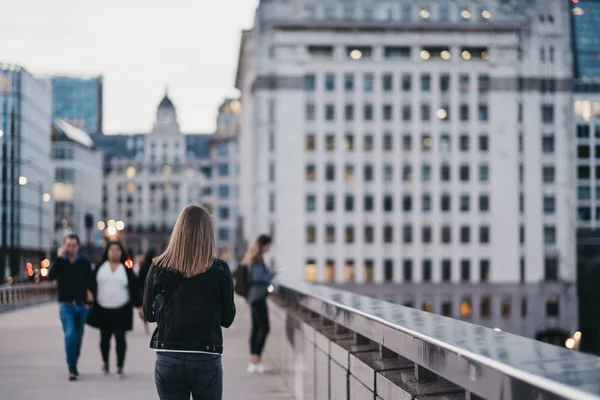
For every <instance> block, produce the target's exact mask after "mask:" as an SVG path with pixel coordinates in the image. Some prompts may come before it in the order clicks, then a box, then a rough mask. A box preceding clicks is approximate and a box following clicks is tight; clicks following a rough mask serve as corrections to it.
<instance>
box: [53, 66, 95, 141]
mask: <svg viewBox="0 0 600 400" xmlns="http://www.w3.org/2000/svg"><path fill="white" fill-rule="evenodd" d="M51 79H52V93H53V100H54V118H60V119H63V120H65V121H66V122H68V123H69V124H71V125H73V126H75V127H77V128H80V129H83V130H85V131H86V132H88V133H99V132H102V113H103V83H102V82H103V78H102V76H94V77H73V76H53V77H52V78H51Z"/></svg>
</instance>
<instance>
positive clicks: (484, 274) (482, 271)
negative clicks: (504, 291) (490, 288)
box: [479, 260, 490, 283]
mask: <svg viewBox="0 0 600 400" xmlns="http://www.w3.org/2000/svg"><path fill="white" fill-rule="evenodd" d="M489 280H490V261H489V260H481V261H480V262H479V281H480V282H482V283H485V282H489Z"/></svg>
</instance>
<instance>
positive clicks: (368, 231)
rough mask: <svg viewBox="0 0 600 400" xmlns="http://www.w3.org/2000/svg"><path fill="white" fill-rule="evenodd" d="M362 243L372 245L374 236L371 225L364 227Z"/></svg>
mask: <svg viewBox="0 0 600 400" xmlns="http://www.w3.org/2000/svg"><path fill="white" fill-rule="evenodd" d="M363 234H364V242H365V243H367V244H370V243H373V241H374V240H375V237H374V236H375V235H374V232H373V225H365V228H364V231H363Z"/></svg>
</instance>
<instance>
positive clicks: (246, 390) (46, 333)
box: [0, 300, 291, 400]
mask: <svg viewBox="0 0 600 400" xmlns="http://www.w3.org/2000/svg"><path fill="white" fill-rule="evenodd" d="M237 303H238V316H237V318H236V321H235V322H234V324H233V326H232V327H231V328H230V329H227V330H224V335H225V338H224V340H225V354H224V356H223V364H224V370H225V393H224V396H223V398H224V399H225V400H230V399H231V400H237V399H244V400H255V399H257V400H275V399H277V400H287V399H291V397H290V396H289V395H288V394H287V391H286V390H285V388H284V386H283V383H282V381H281V380H280V379H279V377H278V376H277V375H276V374H273V375H263V376H258V375H249V374H247V373H246V372H245V369H246V365H247V362H248V356H247V353H248V349H247V348H248V345H247V342H248V339H247V335H248V327H249V315H248V308H247V306H246V304H243V303H242V302H241V301H239V300H238V301H237ZM148 341H149V335H147V334H145V333H144V330H143V327H142V326H141V323H140V321H139V320H138V319H137V318H136V326H135V329H134V331H133V332H130V333H129V335H128V346H129V349H128V353H127V361H126V368H125V373H126V377H125V379H123V380H119V379H118V378H116V377H115V376H114V375H111V376H104V375H103V374H102V373H101V372H100V366H101V358H100V350H99V348H98V343H99V333H98V331H97V330H96V329H93V328H89V327H86V331H85V336H84V343H83V348H82V356H81V359H80V361H79V372H80V374H81V376H80V378H79V381H77V382H69V381H67V379H66V376H67V375H66V373H67V370H66V366H65V355H64V344H63V343H64V342H63V335H62V329H61V325H60V321H59V318H58V305H57V304H55V303H53V304H46V305H42V306H36V307H32V308H28V309H24V310H19V311H13V312H7V313H2V314H0V400H34V399H35V400H37V399H43V400H71V399H72V400H101V399H107V400H124V399H135V400H142V399H143V400H145V399H157V398H158V396H157V395H156V390H155V387H154V353H153V352H152V350H150V349H149V348H148ZM267 347H268V345H267ZM268 351H269V349H268V348H267V354H266V357H265V358H266V363H269V355H268ZM111 357H112V360H113V361H112V364H114V359H115V355H114V342H113V348H112V349H111ZM111 368H112V369H113V370H114V365H111Z"/></svg>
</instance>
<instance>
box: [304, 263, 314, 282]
mask: <svg viewBox="0 0 600 400" xmlns="http://www.w3.org/2000/svg"><path fill="white" fill-rule="evenodd" d="M304 280H305V281H307V282H311V283H315V282H316V281H317V264H316V263H315V260H306V264H305V265H304Z"/></svg>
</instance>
